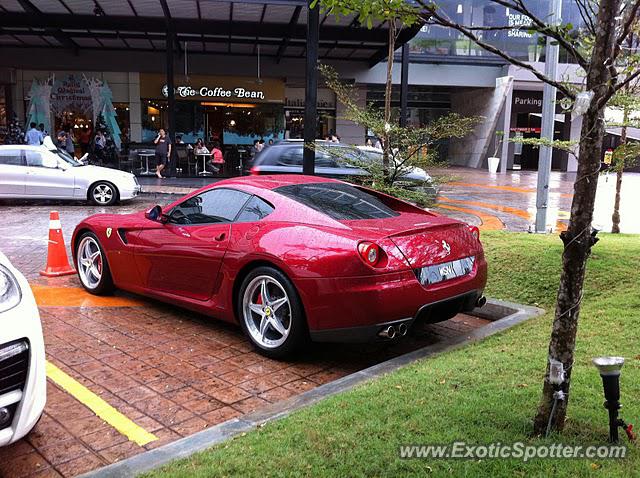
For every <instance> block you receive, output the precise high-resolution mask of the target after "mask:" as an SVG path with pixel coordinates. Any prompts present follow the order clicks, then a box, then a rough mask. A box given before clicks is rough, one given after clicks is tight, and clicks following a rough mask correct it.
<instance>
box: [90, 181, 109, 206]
mask: <svg viewBox="0 0 640 478" xmlns="http://www.w3.org/2000/svg"><path fill="white" fill-rule="evenodd" d="M91 194H92V196H93V199H94V200H95V202H96V203H98V204H109V203H110V202H111V200H112V199H113V194H114V193H113V188H112V187H111V186H109V185H108V184H105V183H100V184H98V185H96V186H95V187H94V188H93V191H92V193H91Z"/></svg>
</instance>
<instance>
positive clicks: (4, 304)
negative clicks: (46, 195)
mask: <svg viewBox="0 0 640 478" xmlns="http://www.w3.org/2000/svg"><path fill="white" fill-rule="evenodd" d="M46 399H47V383H46V373H45V356H44V341H43V338H42V327H41V325H40V314H39V313H38V307H37V306H36V301H35V299H34V297H33V293H32V292H31V288H30V287H29V284H28V282H27V280H26V279H25V278H24V276H23V275H22V274H20V272H18V271H17V270H16V269H15V268H14V267H13V266H12V265H11V263H10V262H9V259H7V257H6V256H5V255H4V254H2V253H1V252H0V446H3V445H8V444H10V443H13V442H15V441H16V440H19V439H20V438H22V437H23V436H25V435H26V434H27V433H29V431H30V430H31V429H32V428H33V427H34V426H35V424H36V423H37V422H38V420H39V419H40V415H42V410H43V409H44V404H45V402H46Z"/></svg>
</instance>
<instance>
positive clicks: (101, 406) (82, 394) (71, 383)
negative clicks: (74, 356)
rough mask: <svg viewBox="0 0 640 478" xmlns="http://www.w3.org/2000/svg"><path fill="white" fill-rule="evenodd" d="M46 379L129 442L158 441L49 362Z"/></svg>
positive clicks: (144, 442)
mask: <svg viewBox="0 0 640 478" xmlns="http://www.w3.org/2000/svg"><path fill="white" fill-rule="evenodd" d="M47 377H49V378H50V379H51V380H52V381H53V382H54V383H55V384H56V385H58V386H59V387H61V388H63V389H64V390H66V391H67V392H68V393H69V394H70V395H72V396H73V397H74V398H75V399H76V400H78V401H79V402H80V403H82V404H83V405H84V406H86V407H88V408H89V409H91V410H92V411H93V413H95V414H96V415H97V416H99V417H100V418H102V419H103V420H104V421H105V422H107V423H108V424H109V425H111V426H112V427H113V428H115V429H116V430H118V432H120V433H121V434H123V435H124V436H126V437H127V438H128V439H129V440H130V441H132V442H134V443H137V444H138V445H140V446H144V445H146V444H147V443H151V442H152V441H155V440H157V439H158V437H157V436H155V435H154V434H153V433H149V432H148V431H146V430H145V429H144V428H142V427H141V426H140V425H137V424H136V423H134V422H133V421H131V420H129V419H128V418H127V417H126V416H124V415H123V414H122V413H120V412H119V411H118V410H116V409H115V408H113V407H112V406H111V405H109V404H108V403H107V402H105V401H104V400H103V399H102V398H100V397H99V396H98V395H96V394H95V393H93V392H92V391H91V390H89V389H88V388H87V387H85V386H84V385H82V384H81V383H80V382H78V381H77V380H75V379H74V378H73V377H70V376H69V375H67V374H66V373H64V372H63V371H62V370H60V369H59V368H58V367H56V366H55V365H54V364H52V363H51V362H49V361H47Z"/></svg>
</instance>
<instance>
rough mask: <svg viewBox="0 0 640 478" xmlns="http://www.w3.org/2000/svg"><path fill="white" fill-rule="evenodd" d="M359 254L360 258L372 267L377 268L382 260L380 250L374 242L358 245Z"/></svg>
mask: <svg viewBox="0 0 640 478" xmlns="http://www.w3.org/2000/svg"><path fill="white" fill-rule="evenodd" d="M358 252H359V253H360V257H362V259H363V260H364V261H365V262H366V263H367V264H369V265H370V266H375V265H376V264H377V263H378V261H379V260H380V248H379V247H378V246H377V245H376V244H373V243H372V242H361V243H360V244H358Z"/></svg>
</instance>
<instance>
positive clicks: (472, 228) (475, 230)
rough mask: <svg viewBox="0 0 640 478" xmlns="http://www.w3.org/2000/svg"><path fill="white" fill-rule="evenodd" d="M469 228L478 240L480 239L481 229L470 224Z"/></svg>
mask: <svg viewBox="0 0 640 478" xmlns="http://www.w3.org/2000/svg"><path fill="white" fill-rule="evenodd" d="M469 230H470V231H471V235H472V236H473V237H474V239H475V240H476V241H479V240H480V229H478V228H477V227H476V226H469Z"/></svg>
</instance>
